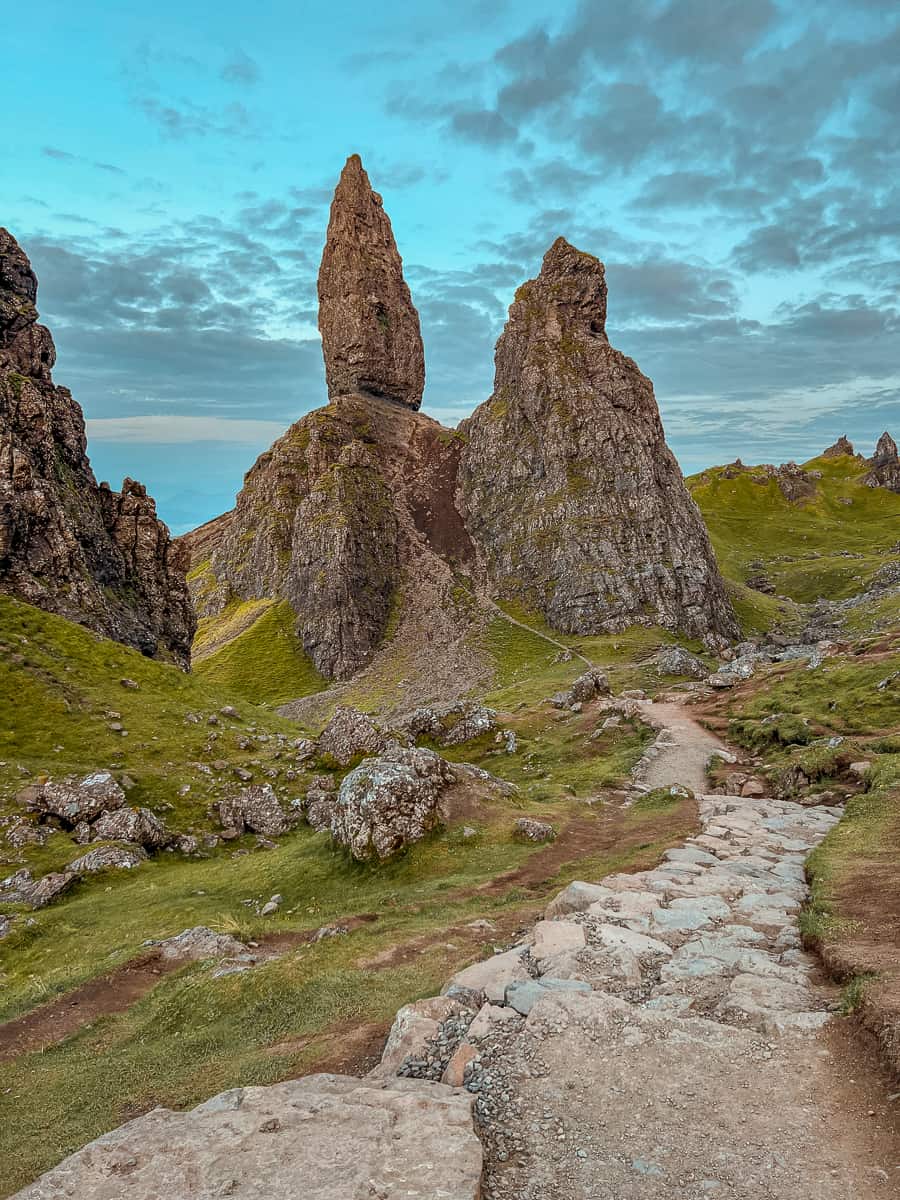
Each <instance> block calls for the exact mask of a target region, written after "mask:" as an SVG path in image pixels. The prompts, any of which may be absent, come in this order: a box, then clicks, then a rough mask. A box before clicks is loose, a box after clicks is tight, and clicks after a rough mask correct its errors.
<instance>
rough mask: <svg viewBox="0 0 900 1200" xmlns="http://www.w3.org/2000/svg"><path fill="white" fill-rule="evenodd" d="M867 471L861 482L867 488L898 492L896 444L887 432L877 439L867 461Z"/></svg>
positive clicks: (899, 468)
mask: <svg viewBox="0 0 900 1200" xmlns="http://www.w3.org/2000/svg"><path fill="white" fill-rule="evenodd" d="M869 466H870V467H871V470H870V471H869V473H868V475H867V476H866V478H865V479H864V480H863V482H864V483H866V484H867V485H868V486H869V487H883V488H887V489H888V491H891V492H900V456H898V454H897V443H896V442H895V441H894V439H893V438H892V437H891V435H890V434H889V433H888V431H887V430H885V431H884V433H883V434H882V435H881V437H880V438H879V439H878V445H877V446H876V447H875V453H874V455H873V456H872V457H871V458H870V459H869Z"/></svg>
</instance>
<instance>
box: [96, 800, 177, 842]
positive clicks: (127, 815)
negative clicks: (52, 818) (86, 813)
mask: <svg viewBox="0 0 900 1200" xmlns="http://www.w3.org/2000/svg"><path fill="white" fill-rule="evenodd" d="M91 830H92V837H93V840H94V841H109V842H133V843H134V844H135V845H137V846H146V847H147V849H148V850H159V849H161V848H162V847H163V846H167V845H168V844H169V842H171V841H172V834H171V833H170V832H169V830H168V829H167V828H166V827H165V825H164V824H163V823H162V821H160V819H159V817H157V816H156V815H155V814H154V813H152V812H151V811H150V809H149V808H119V809H116V811H115V812H106V813H103V814H102V815H101V816H100V817H98V819H97V820H96V821H95V822H94V824H93V825H92V827H91Z"/></svg>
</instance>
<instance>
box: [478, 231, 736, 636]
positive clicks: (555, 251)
mask: <svg viewBox="0 0 900 1200" xmlns="http://www.w3.org/2000/svg"><path fill="white" fill-rule="evenodd" d="M605 323H606V281H605V277H604V268H603V264H602V263H600V262H599V261H598V260H597V259H596V258H594V257H592V256H591V255H589V254H584V253H582V252H581V251H579V250H576V249H575V248H574V247H573V246H570V245H569V243H568V242H566V241H565V240H564V239H563V238H559V239H558V240H557V241H556V242H555V243H554V244H553V246H552V247H551V248H550V250H549V251H548V252H547V254H546V256H545V258H544V262H543V266H542V268H541V272H540V275H539V276H538V277H537V279H533V280H531V281H530V282H528V283H526V284H524V285H523V286H522V287H520V288H519V290H518V292H517V293H516V298H515V301H514V302H513V304H512V306H511V308H510V311H509V321H508V323H507V326H506V329H505V330H504V332H503V335H502V336H501V338H500V340H499V342H498V343H497V350H496V354H495V364H496V375H495V385H494V393H493V395H492V396H491V398H490V399H489V400H488V401H487V402H486V403H485V404H483V405H482V406H481V407H480V408H479V409H478V410H476V412H475V413H474V415H473V416H472V417H471V418H470V419H469V420H467V421H464V422H462V424H461V425H460V432H461V433H462V435H463V437H464V439H465V443H466V444H465V448H464V450H463V453H462V458H461V462H460V472H459V491H458V497H459V502H460V505H461V508H462V511H463V515H464V518H465V521H466V526H467V529H468V531H469V534H470V535H471V537H472V540H473V542H474V543H475V545H476V547H477V552H478V558H479V566H480V568H481V571H482V574H483V577H484V579H485V580H486V582H487V584H488V586H489V587H490V588H491V589H492V590H493V592H494V593H495V594H496V595H497V596H499V597H503V598H506V599H517V600H521V601H523V602H525V603H526V604H528V605H529V606H530V607H534V608H536V609H538V610H539V611H540V612H541V613H543V615H544V616H545V617H546V619H547V620H548V621H549V623H550V624H551V625H552V626H553V627H554V628H556V629H560V630H563V631H565V632H567V633H576V634H588V633H599V632H602V631H611V632H612V631H616V630H620V629H623V628H624V627H626V626H628V625H630V624H633V623H636V622H639V623H647V624H650V623H653V624H659V625H662V626H665V627H667V628H670V629H678V630H680V631H682V632H684V633H686V634H688V635H690V636H693V637H699V638H703V639H705V640H706V641H708V642H710V643H718V642H721V641H722V640H723V639H724V638H729V637H732V636H733V635H734V634H735V633H736V625H735V620H734V616H733V613H732V611H731V607H730V605H729V603H728V600H727V599H726V596H725V589H724V585H723V583H722V579H721V577H720V575H719V572H718V568H717V566H716V561H715V557H714V555H713V551H712V547H711V545H710V541H709V537H708V535H707V532H706V529H705V527H704V524H703V521H702V518H701V516H700V513H699V511H698V510H697V508H696V506H695V505H694V503H693V501H692V500H691V498H690V496H689V495H688V492H687V490H686V488H685V486H684V481H683V479H682V475H681V472H680V470H679V469H678V465H677V463H676V462H675V459H674V457H673V455H672V454H671V452H670V451H669V449H668V447H667V445H666V442H665V437H664V434H663V429H662V424H661V422H660V419H659V412H658V409H657V406H656V400H655V398H654V395H653V386H652V384H651V383H650V381H649V380H648V379H647V378H646V377H645V376H644V375H642V374H641V372H640V371H639V370H638V368H637V366H636V365H635V363H634V362H633V361H632V360H631V359H630V358H626V357H625V355H623V354H620V353H619V352H618V351H617V350H614V349H613V348H612V346H610V344H609V340H608V339H607V336H606V331H605Z"/></svg>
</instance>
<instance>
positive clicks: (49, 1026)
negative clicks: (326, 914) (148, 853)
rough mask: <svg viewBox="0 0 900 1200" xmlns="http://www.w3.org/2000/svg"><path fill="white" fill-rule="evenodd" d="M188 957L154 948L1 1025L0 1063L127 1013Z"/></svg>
mask: <svg viewBox="0 0 900 1200" xmlns="http://www.w3.org/2000/svg"><path fill="white" fill-rule="evenodd" d="M377 920H378V916H377V914H376V913H360V914H358V915H357V916H353V917H347V918H346V919H344V920H337V921H334V922H332V924H334V925H340V926H341V927H343V928H344V929H347V930H348V931H352V930H354V929H358V928H359V927H360V926H361V925H367V924H370V923H371V922H372V921H377ZM316 933H317V930H314V929H313V930H298V931H287V932H284V933H274V934H272V935H271V936H267V937H262V938H259V939H257V945H258V946H259V947H260V949H261V950H262V951H263V952H264V955H265V957H277V956H278V955H279V954H286V953H287V952H288V951H289V950H293V949H294V948H295V947H296V946H305V945H309V943H310V942H312V941H313V940H314V938H315V936H316ZM186 961H187V960H186V959H166V958H163V957H162V956H161V955H160V954H159V952H158V951H157V950H151V951H150V952H149V953H147V954H142V955H140V956H139V957H138V958H134V959H132V960H131V961H130V962H127V963H123V965H122V966H121V967H117V968H116V969H115V970H114V971H109V972H107V974H105V975H100V976H99V977H98V978H97V979H91V980H89V981H88V982H87V983H83V984H82V985H81V986H80V987H77V988H74V989H73V990H72V991H70V992H66V993H65V995H62V996H59V997H57V998H56V999H55V1000H51V1001H50V1002H49V1004H44V1005H41V1007H40V1008H35V1009H33V1010H32V1011H31V1012H29V1013H25V1014H24V1015H23V1016H21V1017H15V1018H13V1020H12V1021H7V1022H6V1023H5V1024H3V1025H0V1062H3V1061H5V1060H7V1059H12V1058H18V1057H19V1055H21V1054H29V1053H31V1052H32V1051H34V1050H45V1049H47V1047H48V1046H53V1045H55V1044H56V1043H57V1042H61V1041H62V1040H63V1039H64V1038H67V1037H70V1036H71V1035H72V1034H73V1033H77V1032H78V1030H79V1029H82V1028H83V1027H84V1026H85V1025H90V1024H91V1023H92V1022H93V1021H96V1020H97V1019H98V1017H105V1016H109V1015H110V1014H112V1013H120V1012H124V1011H125V1010H126V1009H127V1008H130V1007H131V1005H132V1004H134V1003H136V1001H138V1000H140V999H141V998H142V997H143V996H146V995H147V993H148V992H149V991H151V990H152V989H153V988H154V987H156V985H157V984H158V983H159V981H160V979H161V978H162V976H163V975H168V974H170V973H171V972H172V971H177V970H178V969H179V968H180V967H183V966H184V965H185V962H186Z"/></svg>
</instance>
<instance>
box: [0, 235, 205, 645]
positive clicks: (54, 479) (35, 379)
mask: <svg viewBox="0 0 900 1200" xmlns="http://www.w3.org/2000/svg"><path fill="white" fill-rule="evenodd" d="M36 298H37V279H36V278H35V275H34V272H33V271H32V269H31V264H30V263H29V261H28V258H27V257H26V255H25V254H24V252H23V251H22V249H21V247H20V246H19V245H18V243H17V242H16V240H15V238H13V237H12V235H11V234H10V233H8V232H7V230H5V229H0V590H2V591H4V592H8V593H9V594H11V595H13V596H17V597H19V598H20V599H22V600H26V601H28V603H30V604H36V605H38V606H39V607H40V608H44V609H47V610H48V611H50V612H55V613H58V614H59V615H61V616H63V617H67V618H68V619H69V620H73V621H77V622H79V623H80V624H82V625H87V626H88V627H89V628H91V629H94V630H96V631H97V632H98V633H101V634H104V635H105V636H106V637H110V638H114V639H115V640H116V641H119V642H124V643H125V644H126V645H130V646H134V647H135V648H136V649H138V650H140V651H141V652H142V653H144V654H147V655H151V656H155V657H163V658H165V657H169V658H174V659H175V660H177V661H178V662H180V663H182V664H184V665H186V664H187V663H188V662H189V660H190V645H191V639H192V637H193V633H194V624H195V622H194V614H193V610H192V608H191V603H190V598H189V596H188V591H187V585H186V583H185V578H184V573H185V569H186V565H187V558H186V555H185V553H184V551H183V550H182V549H181V548H179V547H176V546H175V545H174V544H173V543H172V542H171V541H170V539H169V531H168V530H167V529H166V527H165V525H163V524H162V522H161V521H159V520H158V519H157V516H156V506H155V505H154V502H153V500H152V499H151V498H150V497H149V496H148V495H147V492H146V490H145V489H144V488H143V487H142V486H141V484H139V483H135V482H134V480H131V479H126V480H125V482H124V483H123V485H122V491H121V492H113V491H111V490H110V488H109V487H108V485H106V484H100V485H99V486H98V484H97V481H96V479H95V478H94V475H93V472H92V471H91V466H90V463H89V461H88V458H87V455H86V452H85V451H86V440H85V431H84V418H83V416H82V412H81V408H80V407H79V406H78V404H76V402H75V401H74V400H73V399H72V396H71V393H70V392H69V391H68V390H67V389H66V388H62V387H56V386H55V385H54V383H53V380H52V378H51V374H50V372H51V369H52V367H53V364H54V362H55V359H56V352H55V349H54V346H53V339H52V338H51V336H50V333H49V331H48V330H47V329H45V328H44V326H43V325H38V324H37V315H38V314H37V309H36V307H35V300H36Z"/></svg>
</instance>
